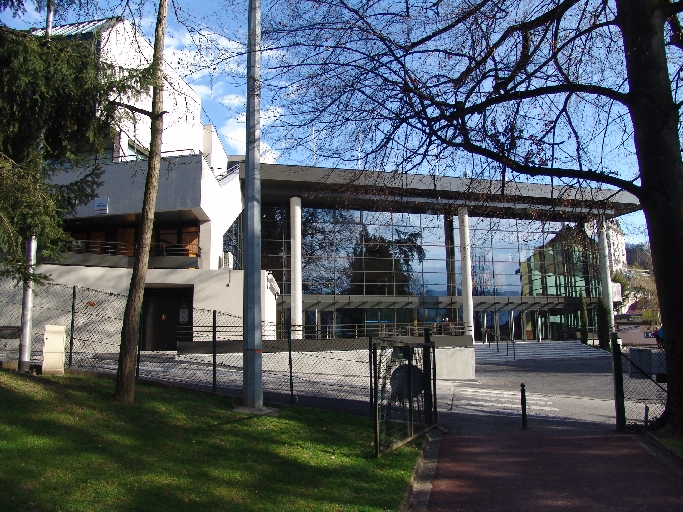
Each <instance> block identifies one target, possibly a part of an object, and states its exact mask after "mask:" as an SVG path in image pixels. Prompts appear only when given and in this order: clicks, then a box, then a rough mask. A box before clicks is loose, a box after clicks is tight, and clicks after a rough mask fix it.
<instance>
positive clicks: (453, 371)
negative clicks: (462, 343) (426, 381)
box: [435, 347, 475, 380]
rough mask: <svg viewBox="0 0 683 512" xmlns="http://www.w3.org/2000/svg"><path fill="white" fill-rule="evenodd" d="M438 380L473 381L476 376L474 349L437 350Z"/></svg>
mask: <svg viewBox="0 0 683 512" xmlns="http://www.w3.org/2000/svg"><path fill="white" fill-rule="evenodd" d="M435 352H436V378H437V379H445V380H472V379H474V378H475V376H474V347H456V348H437V349H436V350H435Z"/></svg>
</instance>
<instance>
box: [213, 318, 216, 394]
mask: <svg viewBox="0 0 683 512" xmlns="http://www.w3.org/2000/svg"><path fill="white" fill-rule="evenodd" d="M213 391H214V393H215V392H216V310H215V309H214V310H213Z"/></svg>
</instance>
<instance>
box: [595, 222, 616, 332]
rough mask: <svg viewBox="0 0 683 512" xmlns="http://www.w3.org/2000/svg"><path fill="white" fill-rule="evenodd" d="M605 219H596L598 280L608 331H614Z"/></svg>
mask: <svg viewBox="0 0 683 512" xmlns="http://www.w3.org/2000/svg"><path fill="white" fill-rule="evenodd" d="M606 222H607V221H606V219H605V218H604V217H600V219H599V220H598V248H599V250H600V280H601V282H602V298H603V300H604V301H605V305H606V306H607V311H608V313H609V314H608V315H607V323H608V325H609V332H613V331H614V308H613V302H612V276H611V275H610V271H609V252H608V249H607V229H606Z"/></svg>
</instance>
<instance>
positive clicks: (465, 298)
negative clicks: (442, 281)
mask: <svg viewBox="0 0 683 512" xmlns="http://www.w3.org/2000/svg"><path fill="white" fill-rule="evenodd" d="M458 231H459V233H460V265H461V270H462V322H463V325H464V327H465V334H469V335H470V336H472V339H474V301H473V299H472V251H471V248H470V220H469V217H468V215H467V208H460V209H458Z"/></svg>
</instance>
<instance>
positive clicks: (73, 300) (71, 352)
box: [69, 286, 76, 368]
mask: <svg viewBox="0 0 683 512" xmlns="http://www.w3.org/2000/svg"><path fill="white" fill-rule="evenodd" d="M75 329H76V287H75V286H74V287H73V289H72V293H71V336H70V337H69V338H70V339H69V368H71V363H72V362H73V355H74V330H75Z"/></svg>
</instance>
